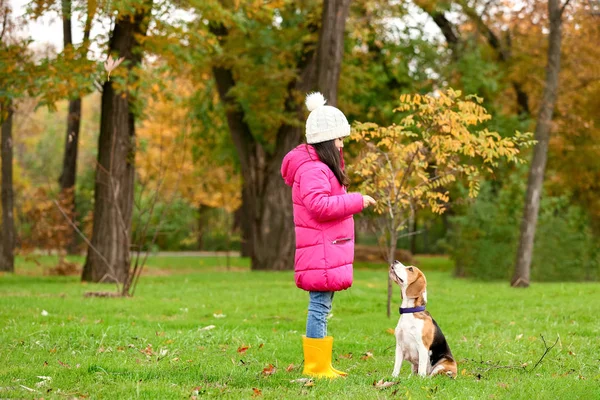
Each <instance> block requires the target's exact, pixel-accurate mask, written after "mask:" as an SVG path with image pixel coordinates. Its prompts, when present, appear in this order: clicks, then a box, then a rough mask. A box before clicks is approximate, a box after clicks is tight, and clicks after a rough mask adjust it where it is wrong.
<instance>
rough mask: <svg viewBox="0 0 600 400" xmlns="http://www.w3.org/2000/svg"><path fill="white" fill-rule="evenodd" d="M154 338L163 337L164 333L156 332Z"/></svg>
mask: <svg viewBox="0 0 600 400" xmlns="http://www.w3.org/2000/svg"><path fill="white" fill-rule="evenodd" d="M156 336H165V333H164V332H158V331H157V332H156Z"/></svg>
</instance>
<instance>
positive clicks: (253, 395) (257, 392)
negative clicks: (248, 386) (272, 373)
mask: <svg viewBox="0 0 600 400" xmlns="http://www.w3.org/2000/svg"><path fill="white" fill-rule="evenodd" d="M252 391H253V392H254V393H252V397H258V396H262V390H260V389H258V388H252Z"/></svg>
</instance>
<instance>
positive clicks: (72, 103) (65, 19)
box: [59, 0, 81, 254]
mask: <svg viewBox="0 0 600 400" xmlns="http://www.w3.org/2000/svg"><path fill="white" fill-rule="evenodd" d="M61 3H62V26H63V47H64V49H65V50H67V49H68V48H71V49H72V48H73V36H72V28H71V0H62V2H61ZM80 122H81V98H76V99H72V100H69V112H68V114H67V132H66V135H65V152H64V155H63V168H62V173H61V174H60V178H59V183H60V190H61V195H62V196H64V197H68V200H69V202H68V210H66V211H67V215H69V216H70V218H71V220H72V222H73V223H75V219H76V218H75V179H76V176H77V150H78V145H79V128H80V125H81V123H80ZM68 229H69V231H70V234H69V236H70V237H71V239H70V243H69V245H68V246H67V251H68V252H69V254H74V253H75V252H76V249H77V232H76V231H75V229H74V228H71V227H69V228H68Z"/></svg>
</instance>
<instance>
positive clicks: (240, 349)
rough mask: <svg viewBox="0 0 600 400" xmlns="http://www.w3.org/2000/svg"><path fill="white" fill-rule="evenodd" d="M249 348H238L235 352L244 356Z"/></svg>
mask: <svg viewBox="0 0 600 400" xmlns="http://www.w3.org/2000/svg"><path fill="white" fill-rule="evenodd" d="M249 348H250V346H240V347H238V349H237V352H238V353H240V354H244V353H245V352H246V351H248V349H249Z"/></svg>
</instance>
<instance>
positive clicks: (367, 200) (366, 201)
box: [363, 194, 375, 208]
mask: <svg viewBox="0 0 600 400" xmlns="http://www.w3.org/2000/svg"><path fill="white" fill-rule="evenodd" d="M371 205H375V199H374V198H372V197H371V196H368V195H366V194H363V208H367V207H369V206H371Z"/></svg>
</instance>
